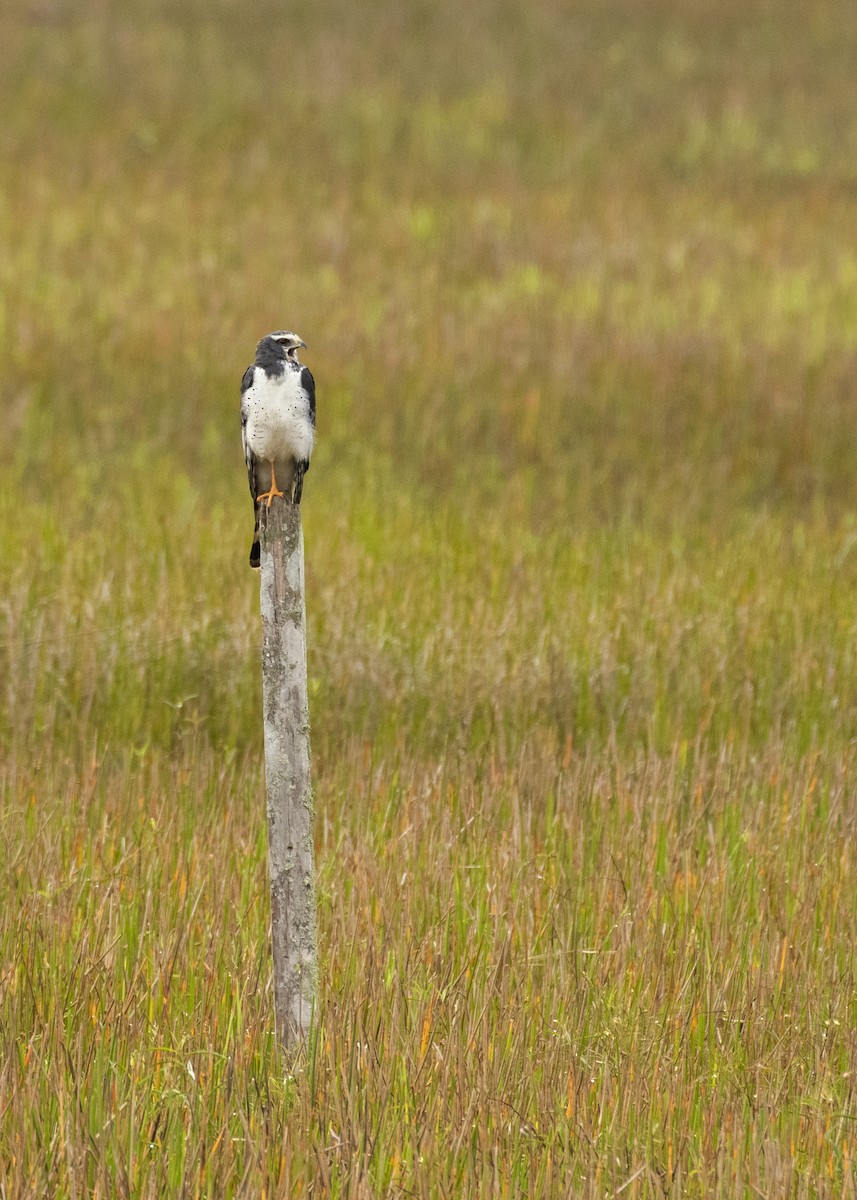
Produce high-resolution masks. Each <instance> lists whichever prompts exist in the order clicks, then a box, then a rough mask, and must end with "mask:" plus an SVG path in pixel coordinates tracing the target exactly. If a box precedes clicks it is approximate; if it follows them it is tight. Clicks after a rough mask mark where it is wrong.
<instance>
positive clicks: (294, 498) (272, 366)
mask: <svg viewBox="0 0 857 1200" xmlns="http://www.w3.org/2000/svg"><path fill="white" fill-rule="evenodd" d="M301 347H303V348H304V349H306V342H305V341H304V340H303V338H302V337H299V336H298V334H296V333H292V332H291V331H290V330H288V329H278V330H276V331H275V332H274V333H268V334H266V335H265V337H263V338H262V339H261V340H260V341H259V343H258V344H257V346H256V357H255V359H254V360H253V362H252V363H251V364H250V366H249V367H248V368H247V370H246V371H245V372H244V378H243V379H242V380H241V442H242V444H243V446H244V461H245V463H246V464H247V478H248V479H249V481H250V494H251V495H252V497H253V516H254V521H255V524H254V532H253V545H252V546H251V547H250V566H251V567H258V566H259V563H260V561H261V555H260V551H259V531H260V522H261V516H262V505H263V504H264V505H265V507H266V508H270V507H271V501H272V500H273V499H274V497H275V496H283V497H284V498H285V499H286V500H287V501H291V503H293V504H300V502H301V495H302V494H303V485H304V475H305V474H306V473H307V471H308V470H309V460H310V458H311V456H312V448H313V443H314V442H315V380H314V379H313V377H312V374H311V372H310V369H309V367H305V366H304V365H303V364H302V363H301V362H300V361H299V360H298V350H300V349H301ZM281 488H285V491H281V490H280V489H281Z"/></svg>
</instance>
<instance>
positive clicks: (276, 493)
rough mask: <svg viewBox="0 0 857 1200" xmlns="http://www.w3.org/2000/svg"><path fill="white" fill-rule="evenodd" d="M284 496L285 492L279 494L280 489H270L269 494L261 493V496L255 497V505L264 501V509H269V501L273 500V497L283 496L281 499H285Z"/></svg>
mask: <svg viewBox="0 0 857 1200" xmlns="http://www.w3.org/2000/svg"><path fill="white" fill-rule="evenodd" d="M285 494H286V493H285V492H281V491H280V489H279V488H278V487H272V488H271V490H270V491H269V492H262V494H261V495H259V496H257V497H256V503H257V504H259V503H261V501H262V500H264V501H265V507H266V508H270V507H271V501H272V500H273V499H274V497H275V496H283V497H285Z"/></svg>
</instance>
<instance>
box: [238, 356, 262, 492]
mask: <svg viewBox="0 0 857 1200" xmlns="http://www.w3.org/2000/svg"><path fill="white" fill-rule="evenodd" d="M254 371H255V367H252V366H251V367H248V368H247V370H246V371H245V372H244V378H243V379H242V380H241V446H242V448H243V450H244V462H245V463H246V464H247V480H248V482H249V484H250V495H251V496H252V497H253V505H254V507H255V505H256V497H257V496H258V495H259V486H258V483H259V481H258V480H257V478H256V455H255V454H254V453H253V451H252V450H251V449H250V447H249V446H248V445H247V432H246V430H247V416H248V413H247V405H246V404H245V403H244V395H245V393H246V392H248V391H249V390H250V388H251V387H252V386H253V375H254Z"/></svg>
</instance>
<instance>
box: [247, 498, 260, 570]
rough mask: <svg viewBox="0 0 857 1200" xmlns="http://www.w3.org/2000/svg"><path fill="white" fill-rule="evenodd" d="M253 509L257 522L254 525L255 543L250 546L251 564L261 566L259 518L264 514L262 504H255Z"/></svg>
mask: <svg viewBox="0 0 857 1200" xmlns="http://www.w3.org/2000/svg"><path fill="white" fill-rule="evenodd" d="M253 511H254V514H255V522H256V523H255V525H254V527H253V545H252V546H251V547H250V566H251V567H259V565H260V564H261V561H262V553H261V550H260V548H259V519H260V517H261V515H262V505H261V504H254V505H253Z"/></svg>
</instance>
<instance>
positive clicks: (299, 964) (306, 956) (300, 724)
mask: <svg viewBox="0 0 857 1200" xmlns="http://www.w3.org/2000/svg"><path fill="white" fill-rule="evenodd" d="M262 513H263V518H262V528H261V551H262V562H261V568H262V569H261V608H262V700H263V705H264V715H265V782H266V791H267V801H268V869H269V875H270V881H271V943H272V950H273V958H274V1011H275V1017H276V1028H277V1037H278V1039H279V1041H280V1043H281V1045H283V1046H290V1045H293V1044H294V1043H296V1042H301V1041H305V1040H306V1037H307V1034H308V1032H309V1027H310V1021H311V1019H312V1015H313V1010H314V1006H315V998H316V975H317V967H316V912H315V863H314V854H313V830H312V826H313V798H312V787H311V785H310V773H309V760H310V748H309V705H308V702H307V665H306V608H305V603H304V539H303V530H302V528H301V510H300V507H299V506H298V505H296V504H292V503H290V502H289V501H286V500H280V499H275V500H274V502H273V504H272V505H271V507H270V508H268V509H264V508H263V510H262Z"/></svg>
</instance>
